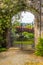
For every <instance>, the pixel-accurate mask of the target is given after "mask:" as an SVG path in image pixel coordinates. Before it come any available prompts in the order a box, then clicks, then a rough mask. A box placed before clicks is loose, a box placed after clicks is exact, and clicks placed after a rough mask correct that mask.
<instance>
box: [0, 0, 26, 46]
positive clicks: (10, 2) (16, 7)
mask: <svg viewBox="0 0 43 65" xmlns="http://www.w3.org/2000/svg"><path fill="white" fill-rule="evenodd" d="M18 3H19V4H18ZM24 7H25V3H24V1H23V0H20V1H19V0H0V41H1V45H2V46H4V47H5V46H6V45H7V47H8V46H10V29H11V25H12V24H11V18H12V17H13V15H15V14H17V13H18V12H19V11H21V10H23V9H24Z"/></svg>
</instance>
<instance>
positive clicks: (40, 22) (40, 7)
mask: <svg viewBox="0 0 43 65" xmlns="http://www.w3.org/2000/svg"><path fill="white" fill-rule="evenodd" d="M40 38H41V0H40Z"/></svg>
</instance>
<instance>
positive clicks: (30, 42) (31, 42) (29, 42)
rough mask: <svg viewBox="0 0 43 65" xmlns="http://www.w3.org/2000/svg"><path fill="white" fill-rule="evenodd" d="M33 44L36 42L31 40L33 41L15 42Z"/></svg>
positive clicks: (17, 42)
mask: <svg viewBox="0 0 43 65" xmlns="http://www.w3.org/2000/svg"><path fill="white" fill-rule="evenodd" d="M21 43H22V44H33V43H34V41H33V40H31V41H15V44H21Z"/></svg>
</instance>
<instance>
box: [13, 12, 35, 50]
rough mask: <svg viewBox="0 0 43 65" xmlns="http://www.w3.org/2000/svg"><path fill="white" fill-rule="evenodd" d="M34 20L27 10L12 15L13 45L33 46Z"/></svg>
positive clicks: (26, 47)
mask: <svg viewBox="0 0 43 65" xmlns="http://www.w3.org/2000/svg"><path fill="white" fill-rule="evenodd" d="M34 22H35V16H34V14H32V13H31V12H28V11H22V12H19V13H18V14H17V15H15V16H13V17H12V35H13V46H15V47H20V48H22V49H29V48H32V47H33V48H34V44H35V43H34Z"/></svg>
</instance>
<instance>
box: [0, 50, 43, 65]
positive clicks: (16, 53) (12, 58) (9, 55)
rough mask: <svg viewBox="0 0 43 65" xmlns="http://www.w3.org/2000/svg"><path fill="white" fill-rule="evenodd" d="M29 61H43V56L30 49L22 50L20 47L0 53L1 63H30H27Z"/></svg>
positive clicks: (20, 64) (10, 64)
mask: <svg viewBox="0 0 43 65" xmlns="http://www.w3.org/2000/svg"><path fill="white" fill-rule="evenodd" d="M28 62H34V63H37V62H40V63H42V62H43V58H41V57H37V56H35V55H34V54H33V53H32V52H30V51H21V50H19V49H18V50H17V49H13V50H12V49H10V50H8V51H6V52H2V53H0V65H28V64H25V63H28ZM31 65H32V64H31ZM41 65H43V64H41Z"/></svg>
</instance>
